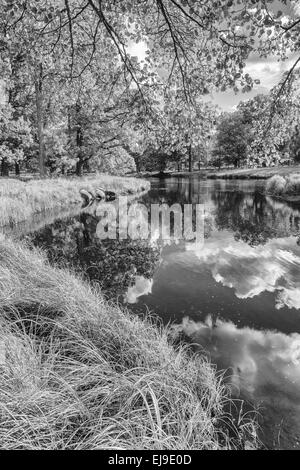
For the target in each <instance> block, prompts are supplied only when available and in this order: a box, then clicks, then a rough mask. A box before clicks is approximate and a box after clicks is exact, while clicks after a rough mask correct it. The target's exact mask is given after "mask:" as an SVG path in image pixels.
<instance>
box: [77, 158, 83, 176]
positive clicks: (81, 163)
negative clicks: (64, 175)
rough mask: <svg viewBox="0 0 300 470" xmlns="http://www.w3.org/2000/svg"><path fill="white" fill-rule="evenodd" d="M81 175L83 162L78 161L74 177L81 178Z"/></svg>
mask: <svg viewBox="0 0 300 470" xmlns="http://www.w3.org/2000/svg"><path fill="white" fill-rule="evenodd" d="M82 174H83V160H81V159H79V160H78V162H77V163H76V175H77V176H82Z"/></svg>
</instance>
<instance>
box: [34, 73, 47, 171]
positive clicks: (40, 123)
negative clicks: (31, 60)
mask: <svg viewBox="0 0 300 470" xmlns="http://www.w3.org/2000/svg"><path fill="white" fill-rule="evenodd" d="M35 98H36V117H37V136H38V143H39V168H40V176H41V177H42V178H43V177H44V176H45V175H46V167H45V143H44V116H43V114H44V113H43V66H42V64H40V65H39V73H38V77H37V78H36V80H35Z"/></svg>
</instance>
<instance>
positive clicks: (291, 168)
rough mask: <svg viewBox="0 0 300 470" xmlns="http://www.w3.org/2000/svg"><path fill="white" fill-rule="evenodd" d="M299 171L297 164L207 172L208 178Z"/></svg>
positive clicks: (234, 177)
mask: <svg viewBox="0 0 300 470" xmlns="http://www.w3.org/2000/svg"><path fill="white" fill-rule="evenodd" d="M295 172H300V166H299V165H293V166H279V167H270V168H242V169H237V170H219V171H216V172H213V173H211V172H209V173H207V178H210V179H218V178H220V179H268V178H271V177H272V176H274V175H281V176H288V175H292V174H294V173H295Z"/></svg>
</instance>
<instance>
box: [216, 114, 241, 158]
mask: <svg viewBox="0 0 300 470" xmlns="http://www.w3.org/2000/svg"><path fill="white" fill-rule="evenodd" d="M248 140H249V129H248V126H247V125H245V123H244V122H243V115H242V113H241V112H240V111H236V112H234V113H226V114H223V115H222V116H221V118H220V120H219V123H218V126H217V130H216V140H215V146H214V149H213V157H214V159H215V161H216V162H218V161H219V160H221V162H222V163H225V164H227V165H234V166H235V167H237V166H240V165H241V164H242V163H244V162H245V161H246V158H247V142H248Z"/></svg>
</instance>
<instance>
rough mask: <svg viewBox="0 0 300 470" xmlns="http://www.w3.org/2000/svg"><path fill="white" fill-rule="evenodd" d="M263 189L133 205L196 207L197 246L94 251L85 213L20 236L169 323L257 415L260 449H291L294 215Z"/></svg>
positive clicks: (202, 187) (189, 184) (295, 208)
mask: <svg viewBox="0 0 300 470" xmlns="http://www.w3.org/2000/svg"><path fill="white" fill-rule="evenodd" d="M263 186H264V183H263V182H253V181H251V182H238V181H217V180H216V181H205V180H200V179H198V178H192V179H189V178H168V179H166V180H160V181H159V180H157V179H156V180H153V181H152V189H151V191H150V192H149V193H148V194H147V195H146V196H145V197H143V199H142V201H143V202H145V203H146V204H147V205H150V203H158V202H167V203H169V204H172V203H175V202H179V203H181V204H184V203H191V202H193V203H203V204H204V205H205V243H204V246H203V247H202V248H201V249H196V248H195V245H194V244H193V243H191V242H186V243H179V244H170V245H168V246H164V247H161V246H159V245H158V244H157V243H155V242H154V241H153V240H152V241H144V242H142V241H139V242H132V241H128V240H125V241H124V240H123V241H102V242H100V241H99V240H98V239H97V236H96V226H97V223H98V219H97V217H96V216H95V210H94V208H90V210H89V211H88V212H87V213H82V214H80V215H78V216H75V217H67V218H63V219H61V220H56V221H55V222H54V223H52V224H50V225H46V226H45V227H44V228H42V229H40V230H39V231H37V232H35V233H33V234H30V235H28V236H27V237H28V239H29V240H31V241H32V242H33V243H34V244H35V245H38V246H42V247H44V248H45V249H47V250H48V253H49V257H50V259H51V260H52V261H55V262H57V263H59V264H63V265H69V266H72V267H73V268H74V269H76V270H79V271H81V272H82V271H83V272H84V273H85V275H86V276H88V277H89V278H90V279H91V280H92V281H93V282H99V283H100V284H101V285H102V287H103V289H104V291H105V293H106V295H107V296H108V297H110V298H116V297H117V298H118V299H119V300H121V301H122V302H124V303H126V304H127V305H128V306H130V308H131V309H133V310H134V311H137V312H140V311H145V309H150V310H151V311H153V312H156V314H158V315H159V316H160V317H161V318H162V319H163V321H164V322H169V321H172V322H175V323H176V325H177V327H176V328H177V329H178V330H180V331H181V332H182V333H183V334H184V335H185V336H186V337H187V338H189V340H190V341H192V342H193V343H195V344H198V345H199V349H203V348H204V349H205V351H207V353H208V354H209V355H210V357H211V359H212V361H213V362H214V363H215V364H216V365H217V367H218V368H219V369H228V368H230V374H229V375H230V378H229V379H228V380H229V381H230V382H231V384H232V387H233V390H234V391H235V393H236V394H237V395H239V396H241V397H242V398H246V399H247V400H248V401H249V402H250V403H252V404H254V405H255V406H260V413H261V425H262V440H263V442H264V443H265V445H266V446H267V447H268V448H297V449H300V246H299V244H300V205H295V204H293V205H291V204H287V203H283V202H278V201H275V200H273V199H272V198H269V197H265V196H263V195H262V189H263Z"/></svg>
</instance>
